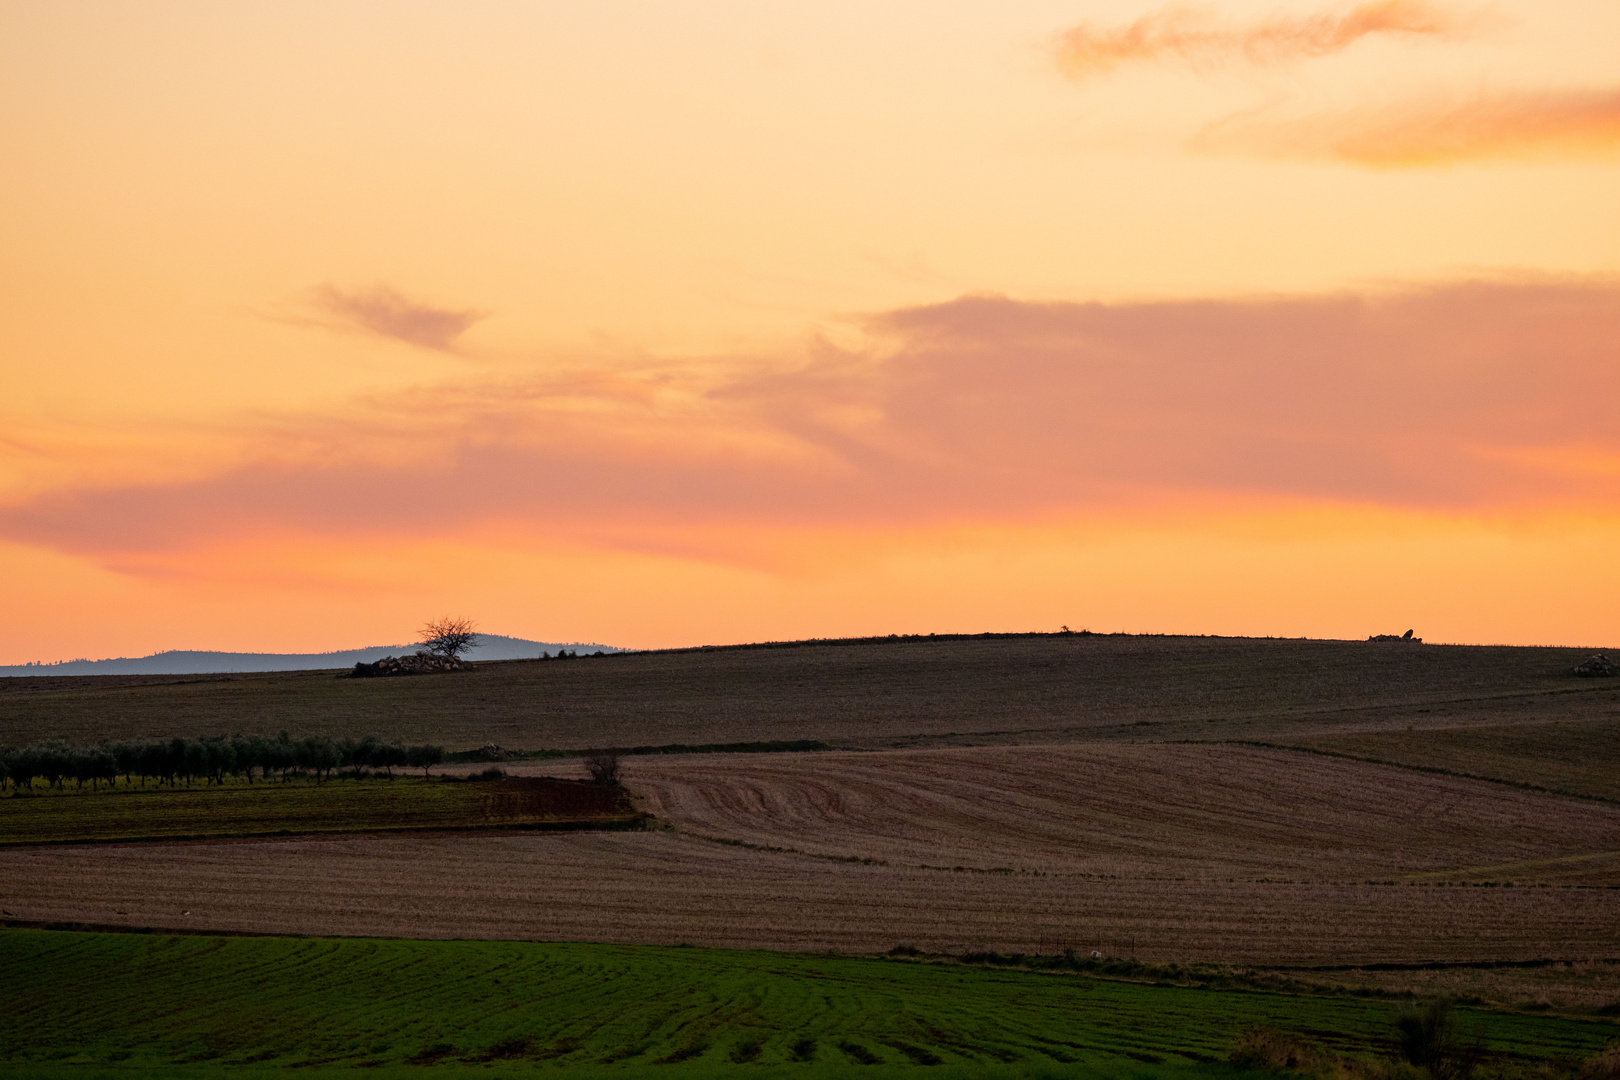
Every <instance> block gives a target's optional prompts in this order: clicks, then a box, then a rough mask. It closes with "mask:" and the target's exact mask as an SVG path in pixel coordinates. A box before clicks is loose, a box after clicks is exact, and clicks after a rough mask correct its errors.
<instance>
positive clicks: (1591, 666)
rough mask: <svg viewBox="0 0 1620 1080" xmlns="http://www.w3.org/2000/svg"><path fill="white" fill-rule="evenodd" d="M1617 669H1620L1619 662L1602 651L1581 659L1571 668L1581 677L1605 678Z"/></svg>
mask: <svg viewBox="0 0 1620 1080" xmlns="http://www.w3.org/2000/svg"><path fill="white" fill-rule="evenodd" d="M1617 669H1620V664H1616V663H1615V662H1614V661H1613V660H1610V659H1609V658H1608V657H1607V656H1605V655H1604V654H1603V653H1598V654H1597V655H1596V656H1591V657H1588V658H1587V659H1585V660H1582V661H1581V662H1580V663H1578V664H1576V665H1575V667H1574V668H1573V669H1572V670H1573V671H1574V673H1575V674H1577V675H1580V676H1582V677H1583V678H1587V679H1591V678H1607V677H1608V676H1610V675H1613V674H1614V673H1615V671H1616V670H1617Z"/></svg>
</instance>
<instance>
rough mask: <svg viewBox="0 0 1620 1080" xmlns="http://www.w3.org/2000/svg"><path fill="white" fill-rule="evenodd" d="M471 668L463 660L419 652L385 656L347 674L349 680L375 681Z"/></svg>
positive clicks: (356, 665) (359, 666)
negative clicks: (387, 677)
mask: <svg viewBox="0 0 1620 1080" xmlns="http://www.w3.org/2000/svg"><path fill="white" fill-rule="evenodd" d="M471 667H472V665H471V664H469V663H467V661H465V660H457V659H456V658H455V657H453V656H440V655H438V654H437V653H429V652H419V653H412V654H411V655H410V656H385V657H383V658H382V659H381V660H378V661H376V662H375V663H371V664H365V663H359V664H355V665H354V670H353V671H351V672H349V678H351V679H377V678H383V677H386V676H389V675H431V674H433V673H434V672H439V671H467V670H469V669H470V668H471Z"/></svg>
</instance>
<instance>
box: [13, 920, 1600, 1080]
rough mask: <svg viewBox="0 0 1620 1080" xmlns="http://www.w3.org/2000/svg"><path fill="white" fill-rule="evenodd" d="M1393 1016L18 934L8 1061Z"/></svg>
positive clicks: (34, 1063)
mask: <svg viewBox="0 0 1620 1080" xmlns="http://www.w3.org/2000/svg"><path fill="white" fill-rule="evenodd" d="M1394 1010H1395V1006H1394V1005H1392V1004H1390V1003H1388V1002H1378V1001H1364V1000H1355V999H1339V998H1318V997H1296V996H1288V995H1281V994H1266V993H1256V992H1241V991H1231V990H1200V989H1193V988H1190V987H1181V986H1151V985H1145V984H1140V983H1130V982H1118V981H1108V980H1103V979H1097V978H1093V977H1090V976H1086V975H1079V974H1053V973H1042V972H1032V971H1019V970H998V969H989V968H976V967H968V966H962V965H955V964H935V963H924V962H916V961H910V960H896V959H874V958H855V957H832V956H821V955H792V954H780V953H762V952H730V951H721V950H712V949H691V948H681V947H674V948H656V947H645V946H642V947H632V946H613V945H582V944H541V943H527V942H473V941H437V942H432V941H402V940H388V939H383V940H376V939H332V938H325V939H310V938H209V937H174V936H160V935H143V934H94V933H76V932H65V931H37V930H9V931H0V1017H3V1018H4V1019H3V1024H4V1026H3V1028H0V1037H3V1040H4V1041H3V1045H0V1071H4V1072H5V1074H6V1075H8V1076H11V1077H19V1078H21V1077H41V1078H43V1077H64V1078H66V1077H92V1076H94V1077H132V1078H133V1077H156V1076H164V1077H177V1078H182V1077H203V1076H216V1075H220V1074H221V1073H225V1072H229V1073H230V1074H232V1075H276V1076H286V1075H295V1076H328V1075H339V1074H341V1075H352V1076H376V1075H402V1074H403V1075H410V1076H424V1077H426V1076H432V1077H450V1076H457V1075H478V1076H486V1077H489V1076H509V1075H516V1074H518V1073H522V1072H548V1073H553V1074H555V1073H557V1072H563V1073H566V1074H568V1075H598V1074H607V1075H645V1074H647V1073H649V1072H651V1073H653V1074H655V1075H665V1074H666V1073H667V1074H670V1075H714V1074H717V1073H736V1074H738V1075H740V1076H746V1077H755V1076H784V1075H791V1076H804V1077H820V1076H829V1075H859V1076H867V1077H877V1076H884V1075H890V1074H893V1073H906V1074H916V1073H919V1072H922V1073H926V1074H927V1075H937V1076H950V1075H972V1076H1041V1075H1045V1076H1053V1077H1060V1076H1062V1077H1067V1076H1167V1075H1199V1076H1222V1075H1227V1074H1229V1073H1232V1072H1234V1071H1235V1070H1233V1069H1232V1068H1231V1067H1230V1066H1228V1065H1226V1064H1224V1059H1225V1057H1226V1054H1227V1052H1228V1048H1229V1046H1230V1045H1231V1042H1232V1040H1233V1038H1234V1036H1235V1035H1236V1034H1237V1033H1238V1032H1239V1031H1241V1030H1242V1029H1244V1028H1246V1027H1249V1026H1251V1025H1267V1026H1272V1027H1276V1028H1278V1029H1282V1030H1286V1031H1290V1032H1297V1033H1301V1035H1302V1037H1303V1038H1306V1039H1308V1040H1309V1041H1311V1042H1313V1043H1315V1044H1317V1045H1320V1046H1322V1047H1323V1048H1325V1049H1327V1050H1329V1051H1331V1052H1334V1053H1339V1054H1345V1055H1361V1056H1374V1055H1383V1054H1387V1053H1388V1051H1389V1046H1390V1041H1389V1040H1390V1037H1391V1035H1392V1033H1393V1030H1394V1029H1393V1024H1392V1019H1393V1016H1394ZM1463 1014H1464V1015H1463V1024H1464V1026H1465V1028H1466V1030H1467V1032H1468V1035H1469V1037H1470V1038H1475V1037H1477V1038H1479V1039H1482V1040H1483V1041H1484V1045H1485V1049H1486V1050H1487V1051H1489V1053H1490V1055H1491V1060H1493V1061H1495V1062H1496V1063H1498V1065H1502V1064H1507V1065H1513V1064H1515V1063H1516V1064H1518V1065H1520V1066H1523V1065H1526V1064H1528V1063H1531V1062H1533V1061H1535V1060H1538V1059H1550V1060H1552V1061H1555V1062H1560V1061H1561V1062H1569V1061H1574V1060H1578V1059H1579V1058H1582V1057H1585V1056H1588V1055H1591V1054H1593V1053H1595V1052H1597V1051H1599V1050H1601V1049H1602V1047H1603V1045H1604V1043H1605V1040H1606V1039H1608V1038H1610V1037H1612V1036H1614V1035H1616V1034H1620V1025H1616V1024H1614V1023H1611V1022H1605V1021H1600V1020H1587V1021H1582V1020H1572V1019H1567V1018H1561V1017H1549V1016H1525V1015H1519V1014H1507V1013H1489V1012H1484V1011H1479V1010H1463ZM289 1067H296V1068H297V1069H298V1071H297V1072H294V1073H291V1074H289V1073H288V1072H287V1069H288V1068H289ZM361 1070H364V1071H361ZM930 1070H932V1071H930Z"/></svg>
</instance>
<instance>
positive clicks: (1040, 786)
mask: <svg viewBox="0 0 1620 1080" xmlns="http://www.w3.org/2000/svg"><path fill="white" fill-rule="evenodd" d="M625 776H626V782H627V783H628V784H629V785H630V787H631V788H632V789H633V790H635V791H636V792H638V794H639V795H640V797H641V798H642V800H643V805H644V806H645V808H646V809H647V810H648V811H650V812H651V813H652V814H653V815H655V816H656V817H658V818H659V819H661V820H663V821H666V822H668V823H669V824H670V825H672V826H673V827H675V828H676V829H678V830H680V831H682V832H688V833H692V834H695V835H700V836H705V837H710V838H714V839H720V840H724V841H727V842H734V843H746V844H752V845H757V846H763V847H781V848H789V849H792V850H795V851H802V852H804V853H807V854H814V855H818V856H823V857H832V858H847V859H872V860H881V861H884V862H888V863H891V864H904V865H910V866H944V867H956V866H965V867H967V868H970V869H974V870H994V869H1010V870H1014V871H1019V872H1028V871H1043V872H1064V873H1085V874H1091V875H1094V876H1101V877H1161V878H1163V877H1169V878H1181V877H1187V878H1195V879H1204V880H1217V879H1218V880H1224V879H1228V878H1237V879H1239V880H1254V879H1257V878H1262V877H1266V878H1278V877H1285V878H1290V879H1303V880H1308V881H1313V882H1325V881H1333V882H1356V881H1362V880H1367V879H1377V880H1384V879H1387V878H1398V879H1413V880H1423V881H1430V882H1440V881H1448V880H1470V879H1472V880H1478V879H1480V878H1482V877H1488V878H1489V879H1491V880H1495V881H1512V882H1515V883H1518V884H1541V883H1548V884H1575V883H1584V884H1600V885H1610V884H1613V885H1617V886H1620V806H1617V805H1612V804H1605V803H1598V802H1591V801H1585V800H1578V799H1570V798H1560V797H1556V796H1549V795H1545V794H1542V793H1538V792H1532V791H1523V790H1518V789H1514V788H1509V787H1504V786H1501V785H1496V784H1489V783H1482V782H1479V781H1475V780H1466V779H1459V778H1454V777H1449V776H1443V775H1432V774H1425V773H1421V772H1414V771H1412V770H1407V769H1399V768H1394V767H1389V766H1380V765H1370V764H1365V763H1362V762H1358V761H1352V760H1346V759H1343V758H1333V757H1327V756H1323V755H1315V754H1307V753H1300V752H1297V751H1286V750H1272V749H1264V748H1256V747H1243V746H1210V745H1152V744H1150V745H1126V744H1118V743H1104V744H1093V745H1069V746H1044V747H1027V746H1026V747H995V748H979V749H972V750H960V749H948V750H919V751H892V752H887V753H867V754H862V753H822V754H774V755H731V756H725V755H705V756H691V757H681V758H632V759H629V760H628V761H627V762H626V765H625Z"/></svg>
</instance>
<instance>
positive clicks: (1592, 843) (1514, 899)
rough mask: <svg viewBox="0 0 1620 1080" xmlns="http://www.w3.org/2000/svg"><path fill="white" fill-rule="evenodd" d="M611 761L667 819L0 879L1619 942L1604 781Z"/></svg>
mask: <svg viewBox="0 0 1620 1080" xmlns="http://www.w3.org/2000/svg"><path fill="white" fill-rule="evenodd" d="M627 777H628V783H629V785H630V787H631V789H632V790H640V791H642V792H644V793H645V794H644V800H645V803H646V805H647V806H648V808H650V809H653V810H654V811H656V812H658V813H659V814H660V815H661V816H662V817H663V818H664V819H665V820H666V821H667V822H668V823H669V825H670V826H671V830H670V831H666V832H655V833H639V834H590V835H584V834H579V835H545V836H534V835H525V836H496V835H480V834H467V835H458V836H417V837H411V838H406V837H391V836H353V837H346V838H342V839H338V838H322V839H308V840H285V841H239V842H232V843H212V842H194V843H186V844H142V845H127V846H117V847H94V848H87V847H80V848H32V849H21V850H9V851H0V880H3V881H5V882H6V884H5V885H4V886H3V887H0V897H3V901H4V910H5V911H6V912H7V913H8V914H7V916H6V917H7V918H11V919H15V920H29V921H35V922H46V921H60V920H72V921H78V922H83V923H89V924H118V925H135V926H155V927H172V928H177V929H191V930H248V931H269V932H276V933H320V934H381V935H400V936H425V937H496V938H514V937H515V938H543V939H554V940H594V941H617V942H644V943H665V944H670V943H678V942H691V943H693V944H704V945H718V946H729V947H764V948H777V949H837V950H841V951H876V950H882V949H887V948H889V947H891V946H894V945H896V944H901V943H905V944H911V945H915V946H917V947H920V948H924V949H928V950H930V951H945V952H960V951H963V950H993V951H1002V952H1046V953H1050V952H1055V951H1058V950H1060V949H1062V948H1064V947H1072V948H1075V949H1077V950H1080V951H1083V952H1087V953H1089V952H1090V951H1091V950H1093V949H1095V950H1097V951H1101V952H1105V953H1107V954H1110V955H1128V954H1130V953H1131V952H1134V953H1135V954H1136V955H1137V956H1138V957H1140V958H1142V959H1155V960H1161V961H1177V962H1191V961H1208V962H1225V963H1244V964H1296V965H1300V964H1303V965H1309V964H1340V965H1342V964H1366V963H1424V962H1477V961H1482V960H1492V961H1495V960H1513V961H1522V960H1540V959H1556V960H1583V961H1584V960H1599V959H1614V958H1620V888H1612V887H1607V886H1611V885H1614V884H1616V883H1617V881H1620V875H1617V872H1616V862H1615V860H1614V857H1613V852H1614V851H1615V850H1616V849H1617V848H1620V807H1614V806H1610V805H1607V804H1603V803H1597V802H1591V801H1582V800H1576V799H1568V798H1562V797H1558V796H1552V795H1547V794H1543V793H1538V792H1531V791H1522V790H1517V789H1513V788H1507V787H1504V786H1502V785H1494V784H1489V783H1485V782H1481V781H1471V780H1460V779H1457V778H1453V777H1447V776H1438V775H1433V774H1425V773H1419V772H1414V771H1412V770H1402V769H1397V768H1393V767H1388V766H1377V765H1367V764H1363V763H1359V762H1354V761H1347V760H1344V759H1337V758H1328V757H1323V756H1320V755H1310V754H1302V753H1297V752H1290V751H1279V750H1265V749H1259V748H1250V747H1223V746H1163V745H1156V746H1150V745H1143V746H1128V745H1127V746H1120V745H1105V746H1091V747H1043V748H1033V747H1032V748H1019V749H1013V748H981V749H975V750H936V751H924V752H919V751H905V752H886V753H872V754H853V753H825V754H800V755H773V756H764V755H747V756H735V757H722V756H713V757H697V756H692V757H681V758H665V759H653V758H642V759H635V760H633V761H632V762H630V763H628V768H627ZM1487 875H1488V876H1487ZM1487 882H1488V883H1489V884H1487Z"/></svg>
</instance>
